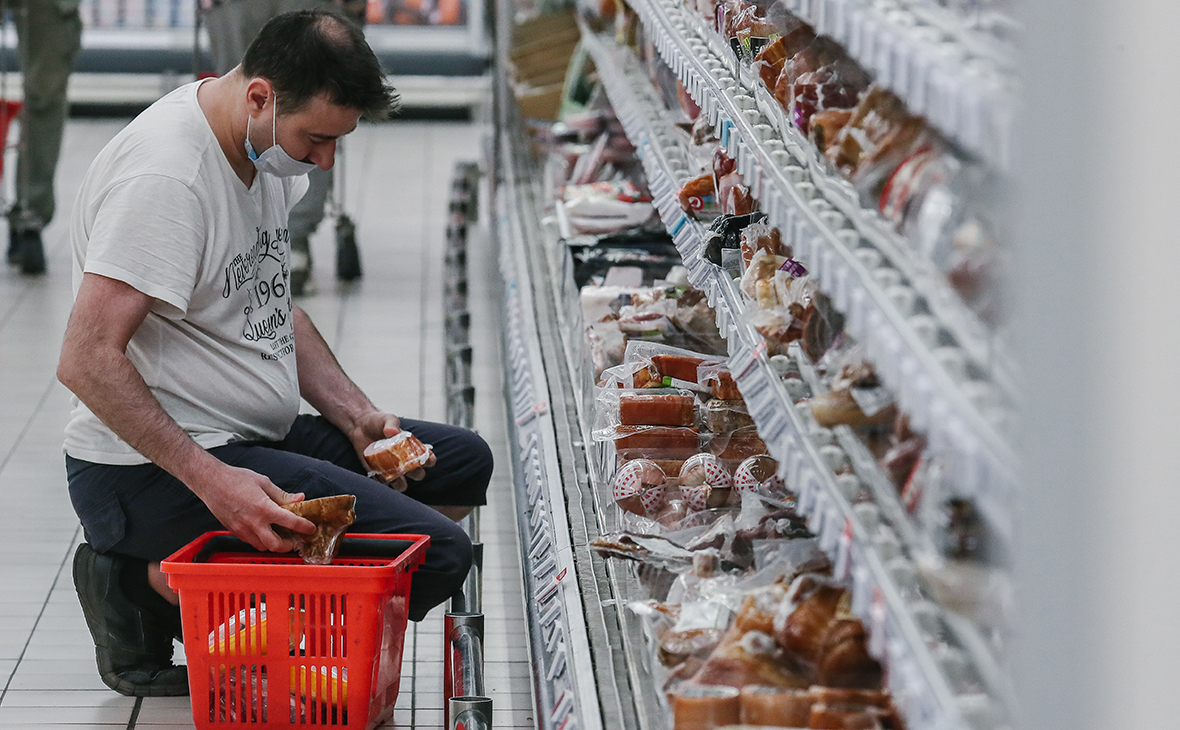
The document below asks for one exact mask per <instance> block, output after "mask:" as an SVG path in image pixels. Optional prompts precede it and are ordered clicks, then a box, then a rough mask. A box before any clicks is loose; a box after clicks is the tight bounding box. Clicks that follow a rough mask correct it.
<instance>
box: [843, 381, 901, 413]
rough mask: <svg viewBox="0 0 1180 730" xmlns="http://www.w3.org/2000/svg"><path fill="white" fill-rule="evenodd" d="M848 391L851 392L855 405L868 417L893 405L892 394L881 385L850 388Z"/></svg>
mask: <svg viewBox="0 0 1180 730" xmlns="http://www.w3.org/2000/svg"><path fill="white" fill-rule="evenodd" d="M849 393H851V394H852V399H853V400H854V401H856V405H858V406H860V409H861V411H863V412H864V414H865V415H866V416H868V417H869V418H872V417H873V416H875V415H877V414H878V413H880V412H881V411H883V410H885V409H886V408H888V407H889V406H891V405H893V394H892V393H890V392H889V391H888V390H887V389H885V388H883V387H881V386H877V387H875V388H850V389H849Z"/></svg>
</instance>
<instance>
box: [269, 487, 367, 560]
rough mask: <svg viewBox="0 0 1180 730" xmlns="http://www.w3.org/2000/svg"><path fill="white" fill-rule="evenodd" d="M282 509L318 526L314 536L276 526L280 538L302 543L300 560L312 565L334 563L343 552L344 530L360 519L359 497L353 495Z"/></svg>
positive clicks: (327, 498)
mask: <svg viewBox="0 0 1180 730" xmlns="http://www.w3.org/2000/svg"><path fill="white" fill-rule="evenodd" d="M281 506H282V508H283V509H285V510H287V511H288V512H291V513H293V514H296V515H298V516H300V517H302V518H303V519H305V520H309V521H310V522H311V523H312V524H314V525H315V532H314V533H312V534H310V535H304V534H303V533H300V532H295V531H294V530H290V529H288V528H286V527H282V526H280V525H274V531H275V534H277V535H278V536H279V537H282V538H286V539H295V540H298V541H299V543H300V544H299V549H298V552H299V557H301V558H303V562H305V563H308V564H309V565H328V564H329V563H331V562H332V558H334V557H336V552H337V551H338V550H339V549H340V538H341V537H343V536H344V531H345V530H347V529H348V527H349V525H351V524H352V523H353V521H355V520H356V510H355V507H356V497H355V496H354V495H351V494H338V495H335V496H332V497H320V498H319V499H308V500H304V501H302V502H296V503H295V504H284V505H281Z"/></svg>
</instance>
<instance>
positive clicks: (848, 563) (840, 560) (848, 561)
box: [833, 517, 852, 581]
mask: <svg viewBox="0 0 1180 730" xmlns="http://www.w3.org/2000/svg"><path fill="white" fill-rule="evenodd" d="M833 570H834V573H833V575H834V577H835V578H836V579H837V580H840V581H843V580H845V579H846V578H848V576H849V575H850V574H851V573H852V520H850V519H848V518H847V517H845V518H844V526H843V528H841V530H840V540H839V542H838V543H837V544H836V565H835V567H834V569H833Z"/></svg>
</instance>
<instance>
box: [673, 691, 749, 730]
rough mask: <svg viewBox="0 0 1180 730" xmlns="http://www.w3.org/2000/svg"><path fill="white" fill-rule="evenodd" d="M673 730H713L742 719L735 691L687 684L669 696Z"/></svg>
mask: <svg viewBox="0 0 1180 730" xmlns="http://www.w3.org/2000/svg"><path fill="white" fill-rule="evenodd" d="M671 704H672V730H713V728H718V727H724V726H726V725H734V724H736V723H737V722H738V720H739V719H740V717H741V711H740V710H741V703H740V700H739V696H738V690H737V689H735V688H734V687H718V686H708V685H699V684H689V685H684V686H681V687H679V688H677V689H676V690H675V691H674V692H673V693H672V698H671Z"/></svg>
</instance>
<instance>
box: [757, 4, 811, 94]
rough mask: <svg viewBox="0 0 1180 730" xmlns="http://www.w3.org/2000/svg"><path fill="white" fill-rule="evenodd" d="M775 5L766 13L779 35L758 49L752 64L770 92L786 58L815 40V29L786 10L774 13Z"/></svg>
mask: <svg viewBox="0 0 1180 730" xmlns="http://www.w3.org/2000/svg"><path fill="white" fill-rule="evenodd" d="M777 7H779V6H776V7H772V8H771V11H770V12H768V13H767V20H768V21H770V22H771V23H774V24H775V26H777V28H776V30H777V32H778V34H779V37H778V38H776V39H774V40H773V41H771V42H770V43H769V44H767V46H766V47H765V48H763V49H762V50H761V51H759V52H758V55H756V56H755V57H754V62H753V64H752V65H753V68H754V70H755V71H756V72H757V73H758V76H759V77H760V78H761V79H762V83H763V84H765V85H766V88H767V90H769V91H770V92H772V93H773V92H774V87H775V84H776V83H778V77H779V76H780V75H781V74H782V71H783V66H784V65H785V64H786V62H787V60H788V59H789V58H791V57H792V56H794V55H795V54H796V53H798V52H799V51H802V50H803V49H804V48H806V47H807V46H808V45H810V44H811V42H812V41H813V40H815V31H813V30H812V29H811V27H810V26H808V25H807V24H805V23H804V22H803V21H801V20H799V19H798V18H796V17H795V16H793V15H791V14H790V13H788V12H779V13H775V12H774V11H775V10H776V9H777Z"/></svg>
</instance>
